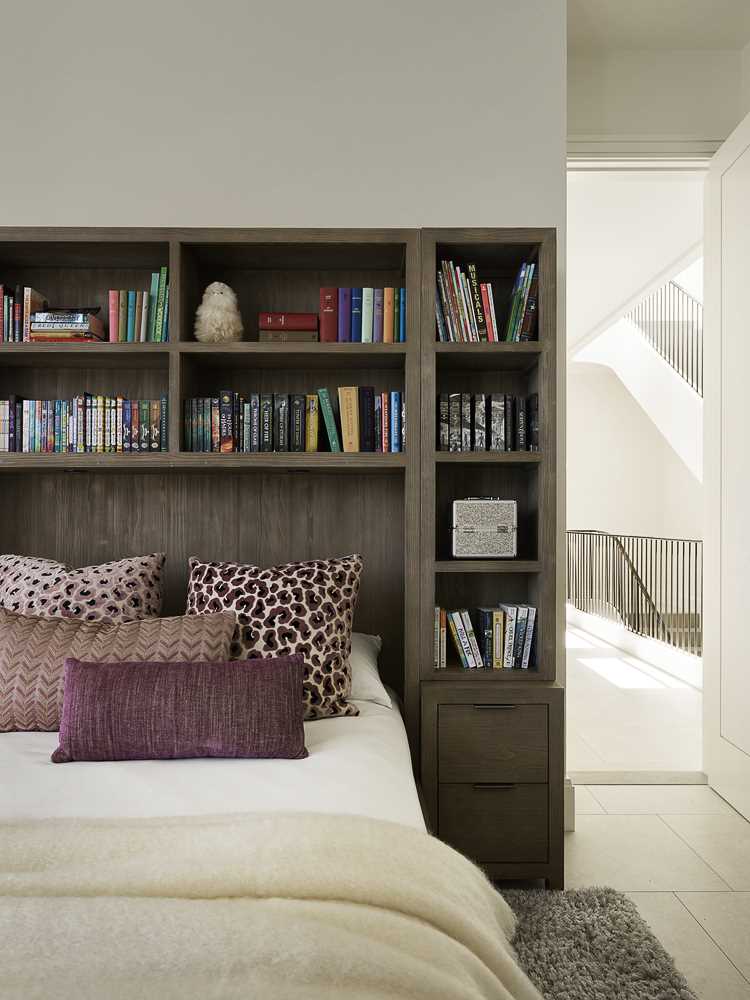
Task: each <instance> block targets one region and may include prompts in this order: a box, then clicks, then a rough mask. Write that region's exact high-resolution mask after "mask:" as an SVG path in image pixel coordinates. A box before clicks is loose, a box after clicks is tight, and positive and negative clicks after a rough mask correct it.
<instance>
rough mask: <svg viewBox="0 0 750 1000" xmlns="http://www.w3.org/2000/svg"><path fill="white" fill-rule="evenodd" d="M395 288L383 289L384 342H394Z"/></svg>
mask: <svg viewBox="0 0 750 1000" xmlns="http://www.w3.org/2000/svg"><path fill="white" fill-rule="evenodd" d="M394 292H395V289H393V288H384V289H383V343H384V344H392V343H393V302H394Z"/></svg>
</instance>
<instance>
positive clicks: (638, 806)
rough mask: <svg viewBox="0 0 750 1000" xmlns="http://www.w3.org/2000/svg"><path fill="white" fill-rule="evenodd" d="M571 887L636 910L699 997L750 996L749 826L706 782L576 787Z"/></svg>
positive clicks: (736, 999)
mask: <svg viewBox="0 0 750 1000" xmlns="http://www.w3.org/2000/svg"><path fill="white" fill-rule="evenodd" d="M566 868H567V874H566V885H567V887H568V888H571V889H573V888H578V887H581V886H588V885H610V886H613V887H614V888H616V889H619V890H621V891H622V892H625V893H626V894H627V895H628V896H629V897H630V898H631V899H632V900H633V901H634V903H635V904H636V906H637V907H638V910H639V911H640V913H641V915H642V916H643V918H644V919H645V920H646V922H647V923H648V924H649V925H650V926H651V928H652V930H653V931H654V933H655V934H656V936H657V937H658V938H659V939H660V940H661V942H662V943H663V945H664V947H665V948H666V949H667V951H669V953H670V954H671V955H672V956H673V957H674V960H675V962H676V964H677V967H678V968H679V969H680V971H681V972H682V973H683V975H684V976H685V977H686V979H687V980H688V983H689V984H690V986H691V987H692V989H693V991H694V992H695V994H696V996H697V997H698V998H699V1000H750V823H747V822H746V821H745V820H744V819H743V818H742V817H741V816H740V815H739V814H738V813H736V812H735V811H734V810H733V809H732V808H731V807H730V806H729V805H728V804H727V803H726V802H724V800H723V799H721V798H720V797H719V796H718V795H716V793H715V792H713V791H712V790H711V789H710V788H708V787H707V786H705V785H589V786H586V785H577V786H576V831H575V832H574V833H569V834H567V835H566Z"/></svg>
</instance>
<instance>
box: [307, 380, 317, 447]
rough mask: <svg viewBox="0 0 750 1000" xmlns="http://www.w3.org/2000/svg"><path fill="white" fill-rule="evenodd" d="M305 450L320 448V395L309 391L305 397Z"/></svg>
mask: <svg viewBox="0 0 750 1000" xmlns="http://www.w3.org/2000/svg"><path fill="white" fill-rule="evenodd" d="M305 402H306V405H305V451H309V452H312V451H317V450H318V397H317V395H316V394H315V393H308V394H307V396H306V397H305Z"/></svg>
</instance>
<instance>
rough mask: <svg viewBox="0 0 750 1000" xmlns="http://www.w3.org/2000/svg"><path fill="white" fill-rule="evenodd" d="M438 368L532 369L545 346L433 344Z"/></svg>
mask: <svg viewBox="0 0 750 1000" xmlns="http://www.w3.org/2000/svg"><path fill="white" fill-rule="evenodd" d="M432 348H433V349H434V354H435V357H436V360H437V365H438V368H440V369H448V370H450V371H455V370H457V369H461V370H468V371H471V370H478V371H483V372H486V371H520V372H525V371H529V370H531V369H532V368H534V367H535V366H536V365H537V364H538V363H539V359H540V357H541V356H542V355H543V354H544V344H542V343H539V342H537V341H529V342H527V343H524V344H503V343H500V344H445V343H438V342H435V341H433V343H432Z"/></svg>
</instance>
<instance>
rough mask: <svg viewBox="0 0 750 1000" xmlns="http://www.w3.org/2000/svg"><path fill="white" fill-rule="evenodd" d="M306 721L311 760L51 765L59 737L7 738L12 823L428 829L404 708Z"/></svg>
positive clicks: (5, 811) (1, 742) (6, 798)
mask: <svg viewBox="0 0 750 1000" xmlns="http://www.w3.org/2000/svg"><path fill="white" fill-rule="evenodd" d="M391 696H392V702H393V705H394V707H392V708H386V707H385V706H383V705H377V704H374V703H373V702H369V701H358V702H356V705H357V707H358V708H359V710H360V715H359V716H358V717H353V718H333V719H319V720H317V721H315V722H307V723H305V745H306V746H307V748H308V750H309V752H310V756H309V757H308V758H307V759H306V760H177V761H159V760H145V761H126V762H118V761H112V762H109V761H108V762H101V763H80V764H76V765H69V766H59V765H54V764H52V763H50V759H49V758H50V754H51V753H52V751H53V750H54V749H55V747H56V746H57V734H56V733H4V734H2V735H0V788H2V789H3V794H2V799H1V800H0V814H1V815H2V817H3V819H4V820H6V821H7V820H14V821H15V820H34V819H53V818H54V819H58V818H64V817H79V818H121V817H122V818H126V817H127V818H137V817H154V816H205V815H215V814H220V813H223V812H226V811H227V807H228V804H230V811H231V812H233V813H247V812H317V813H341V812H346V813H349V814H351V815H355V816H370V817H372V818H374V819H382V820H390V821H391V822H394V823H404V824H405V825H407V826H411V827H415V828H416V829H422V830H424V820H423V818H422V810H421V808H420V805H419V798H418V796H417V789H416V786H415V784H414V778H413V776H412V768H411V759H410V756H409V745H408V743H407V739H406V731H405V729H404V723H403V720H402V718H401V713H400V711H399V710H398V702H397V699H396V696H395V694H393V693H391Z"/></svg>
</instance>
